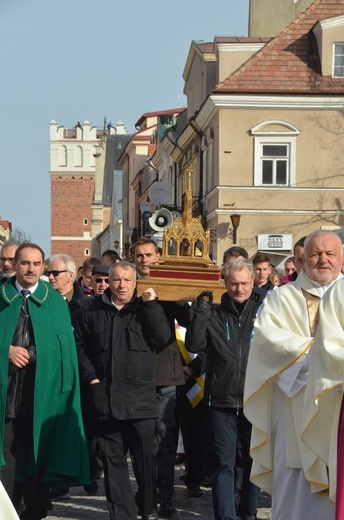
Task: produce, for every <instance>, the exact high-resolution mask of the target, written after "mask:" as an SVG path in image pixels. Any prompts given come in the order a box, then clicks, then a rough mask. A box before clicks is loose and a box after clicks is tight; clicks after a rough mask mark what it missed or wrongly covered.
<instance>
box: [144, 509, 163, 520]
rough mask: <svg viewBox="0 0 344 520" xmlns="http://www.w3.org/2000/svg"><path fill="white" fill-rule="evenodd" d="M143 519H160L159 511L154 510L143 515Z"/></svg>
mask: <svg viewBox="0 0 344 520" xmlns="http://www.w3.org/2000/svg"><path fill="white" fill-rule="evenodd" d="M142 520H159V517H158V513H157V512H156V511H154V513H151V514H150V515H142Z"/></svg>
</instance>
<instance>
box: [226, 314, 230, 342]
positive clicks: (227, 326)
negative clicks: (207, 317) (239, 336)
mask: <svg viewBox="0 0 344 520" xmlns="http://www.w3.org/2000/svg"><path fill="white" fill-rule="evenodd" d="M226 331H227V340H228V341H229V340H230V339H231V334H230V331H229V323H228V318H226Z"/></svg>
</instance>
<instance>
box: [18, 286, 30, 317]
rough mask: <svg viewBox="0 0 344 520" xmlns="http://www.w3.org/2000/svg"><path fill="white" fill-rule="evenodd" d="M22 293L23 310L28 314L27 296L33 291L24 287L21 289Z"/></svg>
mask: <svg viewBox="0 0 344 520" xmlns="http://www.w3.org/2000/svg"><path fill="white" fill-rule="evenodd" d="M20 294H22V296H23V303H22V310H23V311H24V314H25V315H28V307H27V297H28V295H29V294H31V291H29V290H28V289H22V290H21V291H20Z"/></svg>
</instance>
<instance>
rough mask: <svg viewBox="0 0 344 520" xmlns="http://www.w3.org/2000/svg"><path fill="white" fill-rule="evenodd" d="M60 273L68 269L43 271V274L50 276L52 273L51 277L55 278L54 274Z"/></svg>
mask: <svg viewBox="0 0 344 520" xmlns="http://www.w3.org/2000/svg"><path fill="white" fill-rule="evenodd" d="M60 273H68V269H61V270H60V271H58V270H57V269H53V270H52V271H45V276H50V275H51V274H52V275H53V277H54V278H56V276H58V275H59V274H60Z"/></svg>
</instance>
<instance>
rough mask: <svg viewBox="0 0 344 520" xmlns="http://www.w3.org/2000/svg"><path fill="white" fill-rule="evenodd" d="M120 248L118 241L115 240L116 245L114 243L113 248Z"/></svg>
mask: <svg viewBox="0 0 344 520" xmlns="http://www.w3.org/2000/svg"><path fill="white" fill-rule="evenodd" d="M118 246H119V242H118V240H115V241H114V243H113V247H114V248H115V249H117V248H118Z"/></svg>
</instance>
